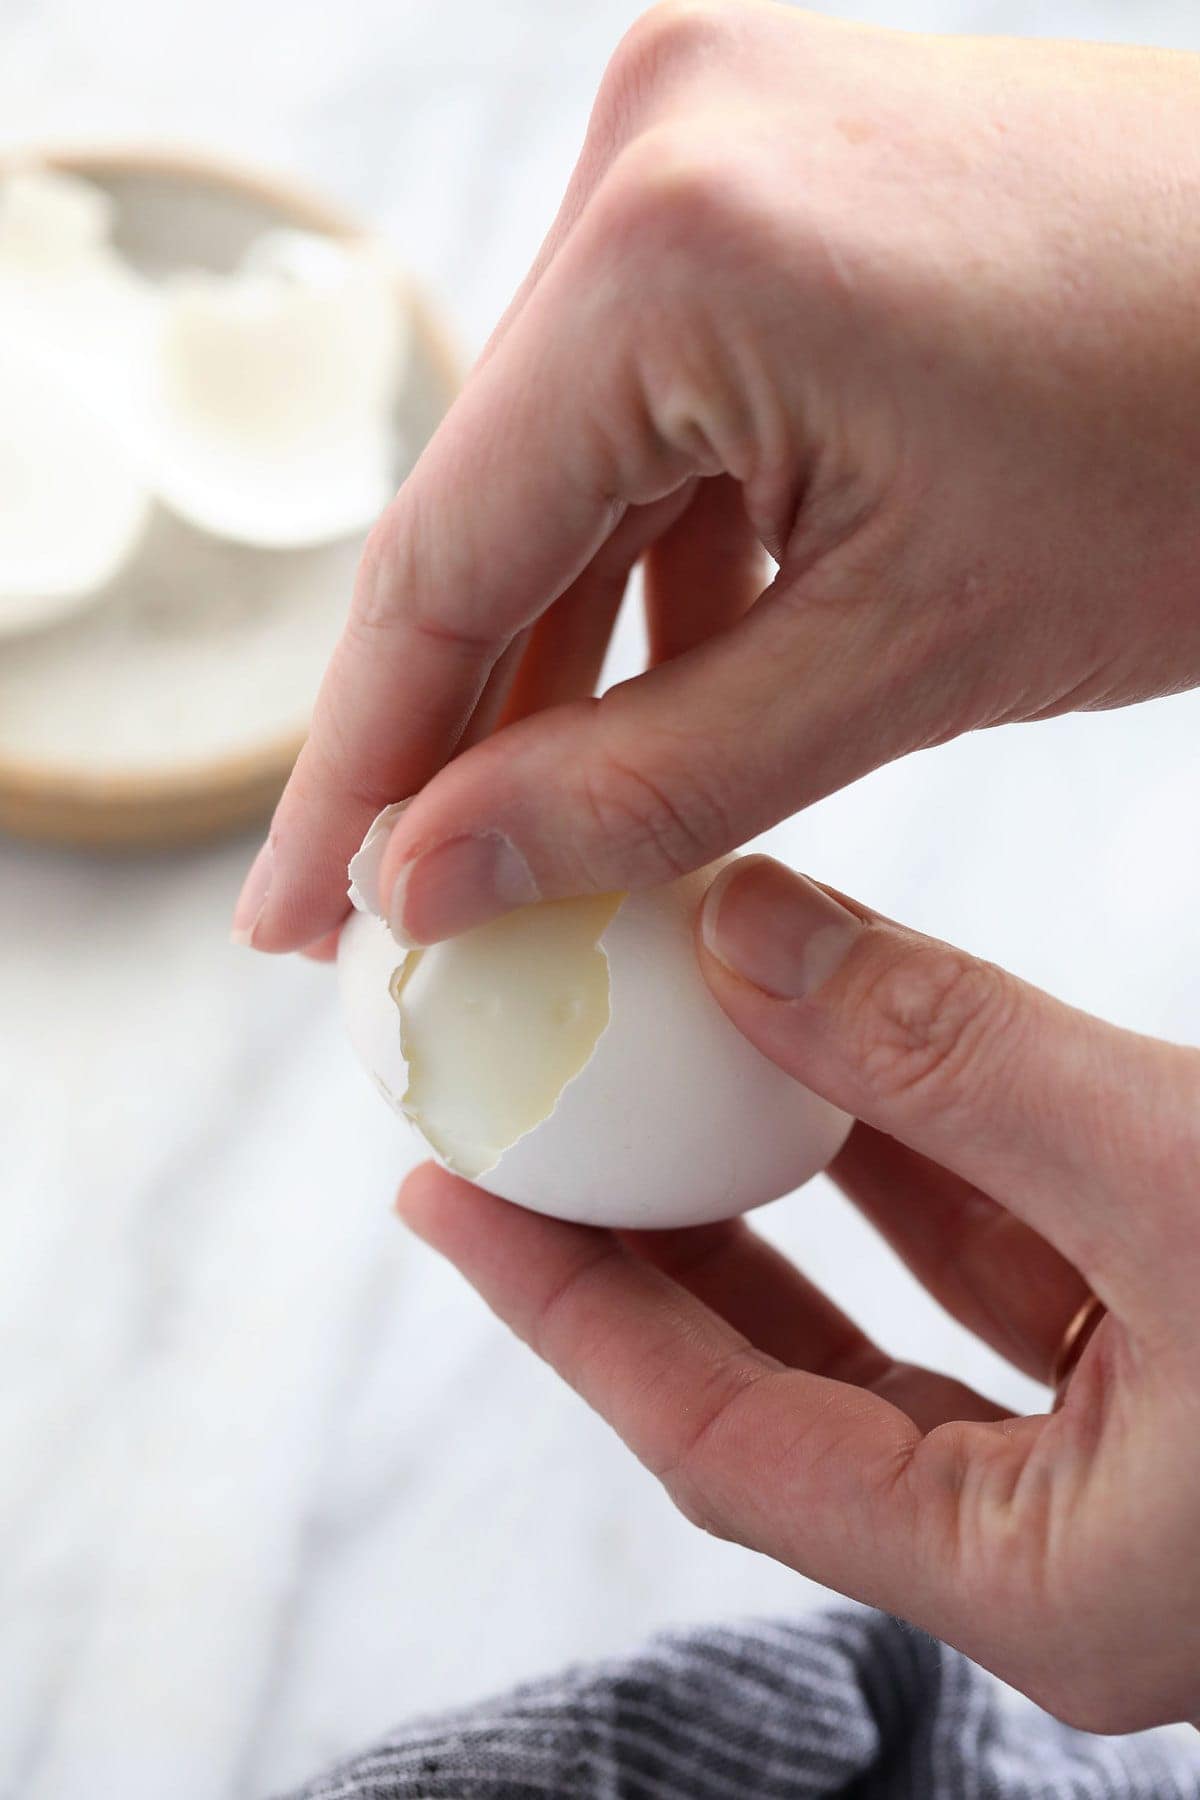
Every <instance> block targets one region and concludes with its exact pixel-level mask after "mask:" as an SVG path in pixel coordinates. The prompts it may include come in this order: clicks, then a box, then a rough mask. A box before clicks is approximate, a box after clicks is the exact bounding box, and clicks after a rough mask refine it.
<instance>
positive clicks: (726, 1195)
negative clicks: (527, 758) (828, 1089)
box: [339, 871, 850, 1228]
mask: <svg viewBox="0 0 1200 1800" xmlns="http://www.w3.org/2000/svg"><path fill="white" fill-rule="evenodd" d="M711 877H712V871H708V872H702V873H700V874H698V875H695V876H691V877H688V878H686V879H685V880H683V881H679V882H675V883H673V884H671V885H670V886H669V887H664V888H658V889H654V890H651V891H649V892H644V893H638V894H630V895H626V896H609V897H606V898H600V899H596V898H588V899H583V900H571V901H558V902H550V903H546V904H544V905H541V906H535V907H525V908H522V909H520V910H519V911H518V912H516V913H513V914H510V915H508V917H507V918H505V919H502V920H498V921H495V922H493V923H492V924H490V925H487V926H483V927H480V928H479V929H478V930H477V931H474V932H467V933H464V934H463V935H462V936H461V937H459V938H455V939H453V940H451V941H450V942H449V943H446V944H439V945H435V946H433V947H431V948H429V949H418V950H414V951H405V950H403V949H401V948H400V947H399V946H398V945H397V943H396V941H395V939H394V938H393V937H392V936H391V934H390V933H389V931H388V930H387V927H386V926H385V925H383V924H382V923H381V922H380V920H379V919H378V918H376V917H373V916H371V915H370V914H368V913H355V914H354V915H353V916H352V918H351V919H350V920H349V921H348V923H347V925H346V926H345V928H344V930H343V932H342V940H341V948H340V952H339V973H340V983H341V991H342V1005H343V1012H344V1017H345V1021H346V1026H347V1030H348V1033H349V1036H350V1039H351V1042H352V1044H353V1046H354V1048H355V1050H356V1051H357V1053H358V1055H359V1057H360V1058H361V1060H362V1062H363V1063H364V1064H365V1066H366V1068H367V1069H368V1070H369V1071H370V1073H371V1074H372V1075H373V1077H374V1079H375V1082H376V1085H377V1086H378V1087H379V1089H380V1091H381V1092H382V1093H383V1095H384V1096H385V1098H386V1099H387V1100H388V1101H389V1102H390V1104H391V1105H393V1106H394V1107H395V1108H396V1109H397V1110H398V1111H400V1112H401V1113H403V1114H404V1116H405V1117H406V1118H408V1120H409V1121H410V1123H412V1124H413V1125H415V1127H416V1129H417V1130H418V1131H419V1132H420V1133H421V1135H422V1137H423V1138H424V1139H425V1142H426V1143H427V1144H428V1146H429V1148H430V1149H431V1150H432V1152H433V1154H434V1155H435V1156H436V1157H437V1159H438V1160H439V1161H440V1162H441V1163H443V1165H444V1166H446V1167H448V1168H451V1169H454V1170H455V1171H456V1172H457V1173H460V1174H463V1175H466V1176H467V1177H468V1178H469V1179H471V1180H473V1181H476V1182H477V1183H478V1184H479V1185H480V1186H482V1187H484V1188H487V1189H488V1190H489V1191H490V1192H492V1193H495V1194H499V1195H500V1196H501V1197H503V1198H504V1199H507V1200H512V1201H515V1202H517V1203H518V1204H520V1205H522V1206H527V1207H530V1208H532V1209H533V1210H534V1211H537V1212H543V1213H548V1214H551V1215H553V1216H555V1217H558V1218H565V1219H574V1220H578V1221H580V1222H582V1223H585V1224H593V1225H609V1226H624V1227H645V1228H658V1227H667V1226H677V1225H695V1224H701V1223H704V1222H706V1221H710V1220H714V1219H720V1218H726V1217H729V1216H731V1215H733V1214H736V1213H740V1212H744V1211H747V1210H748V1209H749V1208H751V1207H754V1206H759V1205H762V1204H763V1203H764V1202H765V1201H768V1200H773V1199H776V1198H777V1197H778V1196H780V1195H781V1194H785V1193H788V1192H790V1191H791V1190H792V1189H794V1188H796V1187H799V1186H800V1185H801V1184H802V1183H803V1182H805V1181H807V1180H808V1179H809V1177H810V1176H812V1175H814V1174H815V1173H816V1172H817V1171H818V1170H820V1169H822V1168H824V1167H825V1165H826V1164H827V1163H828V1162H829V1161H830V1159H831V1158H832V1157H833V1156H834V1155H835V1154H836V1152H837V1150H838V1148H839V1147H840V1145H841V1143H842V1141H843V1140H844V1138H845V1136H846V1133H847V1131H848V1129H849V1125H850V1121H849V1120H848V1119H847V1117H846V1116H845V1115H844V1114H843V1113H840V1112H838V1111H837V1110H836V1109H835V1108H833V1107H832V1106H830V1105H828V1103H827V1102H825V1101H824V1100H821V1099H819V1098H818V1097H817V1096H816V1095H814V1094H812V1093H810V1092H809V1091H808V1090H807V1089H805V1088H802V1087H800V1086H799V1085H798V1084H797V1083H796V1082H794V1081H793V1080H791V1079H790V1078H789V1077H788V1076H786V1075H784V1074H783V1073H782V1071H781V1070H779V1069H778V1068H776V1067H775V1065H774V1064H773V1063H770V1062H768V1061H767V1060H766V1058H765V1057H763V1056H762V1055H761V1054H760V1053H759V1052H758V1051H757V1050H755V1049H754V1048H753V1046H752V1045H751V1044H749V1043H748V1042H747V1041H746V1040H745V1038H743V1037H742V1036H741V1034H740V1033H739V1032H738V1031H737V1030H736V1029H735V1028H734V1026H733V1025H732V1024H730V1022H729V1020H728V1019H727V1018H726V1016H725V1014H724V1013H723V1012H722V1011H721V1009H720V1007H719V1006H718V1005H717V1002H716V1001H715V1000H714V999H713V997H712V994H711V992H710V991H709V989H708V987H707V985H706V983H705V981H704V979H703V976H702V975H701V973H700V969H699V965H698V963H697V960H696V954H695V948H694V935H693V934H694V920H695V912H696V909H697V907H698V905H699V903H700V901H701V899H702V898H703V895H704V892H705V889H706V887H707V883H708V881H709V880H710V879H711Z"/></svg>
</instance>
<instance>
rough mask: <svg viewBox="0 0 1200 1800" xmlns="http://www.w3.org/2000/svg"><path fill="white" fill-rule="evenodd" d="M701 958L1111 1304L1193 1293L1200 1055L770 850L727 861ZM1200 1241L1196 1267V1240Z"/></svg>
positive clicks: (778, 1056) (1147, 1304) (802, 1077)
mask: <svg viewBox="0 0 1200 1800" xmlns="http://www.w3.org/2000/svg"><path fill="white" fill-rule="evenodd" d="M700 934H701V945H702V948H701V961H702V964H703V967H704V971H705V974H706V976H707V978H708V981H709V983H710V985H711V987H712V989H713V991H714V993H715V994H716V997H717V999H718V1000H719V1001H720V1003H721V1005H722V1006H723V1007H724V1009H725V1011H726V1012H727V1013H728V1015H729V1017H730V1018H731V1019H732V1020H733V1022H734V1024H735V1025H737V1026H738V1028H739V1029H740V1030H741V1031H742V1032H743V1033H744V1034H745V1035H746V1036H747V1037H748V1038H749V1039H750V1040H751V1042H752V1043H754V1044H755V1045H756V1046H757V1048H758V1049H760V1050H761V1051H762V1052H763V1053H764V1054H765V1055H766V1056H768V1057H770V1058H771V1060H772V1061H774V1062H776V1063H778V1064H779V1065H780V1066H781V1067H782V1068H784V1069H786V1070H787V1071H788V1073H789V1074H791V1075H793V1076H795V1078H796V1079H797V1080H798V1081H801V1082H803V1083H804V1085H805V1086H806V1087H809V1088H811V1089H813V1090H814V1091H815V1092H817V1093H819V1094H821V1095H823V1096H824V1097H825V1098H826V1099H828V1100H831V1101H832V1102H833V1103H834V1104H835V1105H836V1106H839V1107H842V1108H843V1109H844V1110H845V1111H847V1112H850V1113H852V1114H854V1115H855V1116H856V1117H858V1118H860V1119H863V1120H865V1121H866V1122H867V1123H868V1124H870V1125H872V1126H874V1127H876V1128H877V1129H878V1130H881V1131H883V1132H886V1133H887V1134H888V1135H889V1136H891V1137H894V1138H897V1139H899V1140H900V1141H901V1142H902V1143H905V1144H907V1145H909V1146H910V1147H911V1148H912V1149H914V1150H917V1151H919V1152H920V1153H921V1154H922V1155H924V1156H927V1157H929V1158H931V1159H932V1160H934V1161H936V1162H938V1163H940V1164H941V1165H942V1166H943V1167H945V1168H948V1169H950V1170H952V1171H953V1172H954V1173H955V1174H957V1175H960V1176H962V1177H963V1178H964V1179H966V1180H968V1181H970V1182H971V1183H972V1184H973V1185H975V1186H976V1187H978V1188H980V1189H982V1190H983V1191H984V1192H986V1193H988V1194H989V1195H991V1196H992V1197H993V1198H994V1199H996V1200H998V1201H999V1202H1000V1203H1001V1204H1002V1205H1004V1206H1006V1207H1007V1208H1008V1209H1009V1210H1010V1211H1011V1212H1013V1213H1015V1214H1016V1215H1017V1216H1018V1217H1021V1218H1024V1219H1025V1220H1026V1222H1027V1223H1028V1224H1030V1225H1032V1226H1033V1227H1034V1228H1035V1229H1036V1230H1038V1231H1039V1232H1041V1234H1042V1235H1043V1236H1044V1237H1046V1238H1048V1239H1049V1240H1050V1242H1051V1243H1053V1244H1054V1245H1055V1246H1056V1248H1058V1249H1059V1250H1060V1251H1061V1252H1062V1254H1063V1255H1064V1256H1066V1257H1067V1258H1068V1259H1069V1260H1070V1261H1071V1262H1073V1263H1074V1264H1075V1265H1076V1266H1077V1267H1078V1268H1079V1269H1080V1270H1081V1271H1082V1272H1083V1274H1084V1275H1085V1276H1086V1277H1087V1279H1088V1280H1089V1281H1090V1282H1091V1284H1092V1286H1093V1287H1094V1288H1095V1290H1096V1292H1097V1293H1098V1294H1099V1295H1100V1298H1101V1299H1103V1300H1105V1301H1106V1303H1107V1304H1109V1305H1110V1306H1111V1307H1112V1308H1113V1310H1124V1311H1125V1312H1126V1313H1132V1312H1134V1311H1136V1310H1139V1309H1140V1310H1141V1311H1142V1312H1143V1314H1146V1313H1147V1312H1148V1311H1149V1312H1150V1314H1151V1316H1153V1309H1155V1308H1157V1309H1158V1316H1159V1317H1161V1313H1162V1308H1163V1305H1164V1303H1165V1300H1166V1296H1165V1293H1164V1286H1165V1285H1170V1286H1171V1287H1172V1288H1173V1289H1174V1291H1175V1293H1176V1296H1177V1299H1178V1303H1179V1304H1180V1305H1181V1306H1186V1307H1188V1308H1191V1307H1192V1306H1194V1300H1193V1299H1192V1298H1190V1296H1192V1295H1194V1291H1195V1289H1194V1284H1195V1280H1196V1276H1197V1272H1198V1270H1197V1266H1196V1265H1197V1264H1198V1263H1200V1256H1198V1255H1197V1254H1196V1252H1195V1250H1194V1248H1189V1246H1193V1242H1194V1232H1184V1233H1182V1234H1181V1233H1180V1230H1179V1221H1178V1219H1177V1218H1176V1217H1175V1216H1174V1215H1175V1214H1176V1213H1177V1212H1178V1210H1179V1207H1180V1204H1181V1195H1182V1194H1183V1193H1184V1192H1185V1189H1186V1186H1187V1184H1186V1183H1184V1182H1181V1180H1180V1172H1181V1171H1182V1170H1184V1169H1186V1168H1187V1167H1189V1166H1190V1167H1192V1168H1194V1167H1195V1166H1196V1163H1195V1159H1196V1157H1197V1155H1198V1154H1200V1129H1198V1127H1197V1124H1196V1117H1197V1111H1198V1106H1200V1056H1198V1055H1197V1053H1196V1052H1195V1051H1190V1050H1184V1049H1180V1048H1178V1047H1177V1046H1174V1045H1169V1044H1162V1043H1158V1042H1155V1041H1154V1040H1153V1039H1149V1038H1143V1037H1139V1036H1137V1035H1135V1034H1134V1033H1132V1032H1126V1031H1120V1030H1118V1029H1116V1028H1115V1027H1114V1026H1111V1025H1107V1024H1104V1023H1103V1022H1101V1021H1100V1020H1098V1019H1093V1018H1090V1017H1089V1016H1088V1015H1087V1014H1085V1013H1081V1012H1077V1011H1076V1010H1074V1009H1073V1008H1071V1007H1068V1006H1064V1005H1062V1004H1061V1003H1060V1002H1059V1001H1056V1000H1053V999H1051V998H1050V996H1049V995H1047V994H1044V993H1042V992H1040V991H1039V990H1038V989H1036V988H1033V987H1030V986H1028V985H1026V984H1025V983H1023V982H1020V981H1018V980H1017V979H1016V978H1015V977H1014V976H1011V975H1008V974H1006V973H1005V972H1004V971H1003V970H1001V969H998V968H996V967H995V966H994V965H993V964H991V963H986V962H981V961H979V960H977V959H976V958H974V957H972V956H968V955H967V954H965V953H964V952H963V951H961V950H955V949H951V948H950V947H949V946H948V945H945V944H940V943H937V942H935V941H933V940H931V939H929V938H925V937H921V936H919V935H918V934H917V933H915V932H912V931H907V930H905V929H903V928H902V927H900V926H897V925H895V924H893V923H891V922H890V921H888V920H885V919H882V918H880V917H878V915H876V914H873V913H871V912H869V911H868V910H867V909H866V908H863V907H860V906H858V905H857V903H855V902H852V901H844V900H841V899H840V898H834V897H833V896H832V895H830V894H828V893H826V892H825V890H824V889H822V888H819V887H817V886H816V885H815V884H813V883H812V882H809V881H806V880H804V879H803V878H802V877H801V876H798V875H794V874H792V873H791V871H790V870H787V869H784V868H782V867H781V866H780V865H779V864H778V863H773V862H771V861H770V860H768V859H767V858H766V857H746V858H742V859H741V860H739V861H737V862H735V863H733V864H731V865H730V866H729V867H728V868H726V869H725V870H723V871H722V873H721V874H720V875H719V876H718V878H717V880H716V881H715V882H714V883H713V886H712V887H711V888H710V890H709V892H708V895H707V897H706V899H705V903H704V907H703V909H702V913H701V919H700ZM1181 1237H1182V1241H1183V1245H1184V1256H1183V1259H1182V1260H1183V1261H1184V1262H1186V1264H1187V1266H1186V1267H1181V1257H1180V1239H1181Z"/></svg>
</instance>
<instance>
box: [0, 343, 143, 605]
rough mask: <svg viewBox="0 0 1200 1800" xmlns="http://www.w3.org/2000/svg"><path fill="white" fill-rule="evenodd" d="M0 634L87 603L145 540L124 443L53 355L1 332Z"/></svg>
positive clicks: (134, 474)
mask: <svg viewBox="0 0 1200 1800" xmlns="http://www.w3.org/2000/svg"><path fill="white" fill-rule="evenodd" d="M0 418H2V419H3V420H4V429H3V430H2V431H0V636H3V635H6V634H8V633H10V632H14V631H21V630H27V629H29V628H30V627H31V626H40V625H43V624H46V623H48V622H49V621H50V620H51V619H53V618H57V617H59V616H61V615H62V614H64V613H68V612H73V611H75V610H77V609H78V608H79V607H80V606H85V605H87V604H89V603H90V601H91V599H92V598H93V597H95V596H98V595H99V593H100V590H101V589H102V588H103V587H104V586H105V584H106V583H107V582H108V581H109V580H110V579H111V578H112V576H113V575H115V574H116V572H117V570H118V569H120V568H121V567H122V566H123V564H124V563H125V562H126V561H127V560H128V558H129V557H130V556H131V555H132V554H133V551H134V549H135V548H136V546H137V544H138V543H139V542H140V540H141V538H142V534H143V532H144V530H145V527H146V522H147V519H148V517H149V512H150V498H149V495H148V493H147V491H146V488H145V485H144V483H143V481H142V479H141V475H140V472H139V470H138V468H137V467H136V465H135V463H134V462H133V460H132V458H131V456H130V454H129V452H128V450H127V448H126V447H125V446H124V444H123V443H122V442H121V441H120V439H119V438H118V437H116V436H114V433H113V431H112V429H111V426H110V424H109V421H108V420H107V419H106V418H105V417H104V416H103V415H102V414H100V413H98V412H97V411H96V410H95V408H94V407H93V406H92V405H90V404H89V402H88V400H87V398H86V397H85V396H83V395H81V394H80V393H79V392H78V390H77V389H76V388H75V386H74V385H73V384H71V383H70V381H69V379H68V378H66V377H65V375H64V371H63V369H62V367H61V365H60V364H59V363H58V362H57V361H51V360H49V359H48V358H46V357H44V356H41V355H38V354H35V353H34V352H33V351H31V349H30V348H29V346H27V345H26V346H24V347H22V348H14V347H12V346H11V345H8V344H6V343H5V342H3V340H0Z"/></svg>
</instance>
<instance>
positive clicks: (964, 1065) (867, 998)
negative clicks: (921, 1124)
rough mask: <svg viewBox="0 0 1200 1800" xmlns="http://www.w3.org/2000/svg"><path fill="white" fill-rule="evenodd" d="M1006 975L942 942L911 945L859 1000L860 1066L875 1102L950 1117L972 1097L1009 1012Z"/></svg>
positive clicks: (887, 965)
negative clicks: (948, 1115) (901, 1105)
mask: <svg viewBox="0 0 1200 1800" xmlns="http://www.w3.org/2000/svg"><path fill="white" fill-rule="evenodd" d="M1010 996H1011V984H1010V981H1009V978H1008V977H1007V976H1005V975H1004V973H1003V971H1001V970H999V969H997V968H995V967H994V966H993V965H992V964H990V963H982V962H977V961H976V960H975V959H974V958H973V957H970V956H966V955H964V954H963V953H962V952H961V951H958V950H952V949H949V948H946V947H945V946H942V945H937V944H913V945H906V946H905V947H904V949H903V950H902V951H901V952H900V953H899V954H897V955H892V956H890V957H888V958H887V960H886V961H885V962H884V964H883V966H882V968H880V969H878V970H876V971H875V972H874V973H873V974H872V976H871V977H870V979H869V981H868V983H867V986H866V988H865V990H864V991H863V992H862V993H861V994H859V995H858V996H856V999H857V1001H858V1004H857V1008H856V1011H857V1035H858V1039H859V1042H858V1045H857V1046H856V1048H857V1051H858V1055H857V1058H856V1061H857V1063H858V1067H859V1069H860V1071H861V1075H862V1079H863V1081H864V1083H865V1086H866V1089H867V1093H868V1095H869V1097H870V1099H871V1100H874V1101H877V1102H879V1103H881V1104H883V1105H893V1104H895V1103H897V1102H903V1104H904V1105H905V1107H906V1109H908V1110H910V1111H918V1112H921V1111H930V1112H932V1111H937V1112H939V1113H945V1112H946V1111H952V1110H953V1109H954V1108H955V1107H956V1105H959V1104H963V1103H969V1102H970V1101H971V1099H972V1098H973V1097H974V1093H975V1090H976V1088H977V1085H978V1081H979V1078H980V1073H981V1070H982V1068H983V1065H984V1062H985V1060H986V1061H987V1062H988V1064H989V1069H990V1065H991V1063H992V1061H993V1058H994V1055H995V1053H996V1050H997V1041H998V1039H999V1037H1000V1035H1001V1033H1002V1032H1003V1030H1004V1029H1005V1023H1006V1021H1007V1019H1008V1017H1009V1015H1010V1013H1011V1004H1010Z"/></svg>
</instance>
